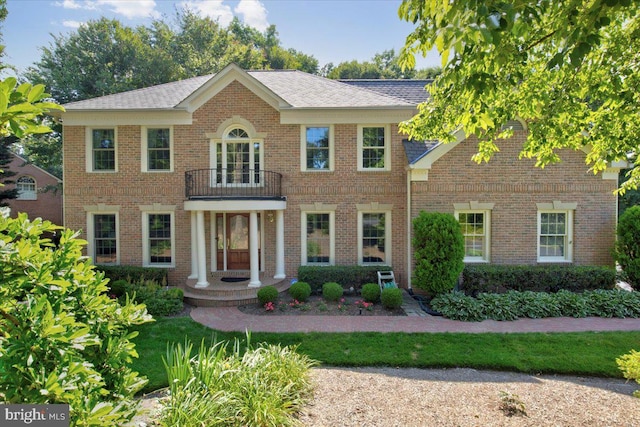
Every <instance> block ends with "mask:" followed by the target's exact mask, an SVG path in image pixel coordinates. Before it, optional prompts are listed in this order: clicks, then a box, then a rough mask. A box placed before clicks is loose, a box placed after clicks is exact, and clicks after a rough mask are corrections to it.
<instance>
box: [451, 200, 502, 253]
mask: <svg viewBox="0 0 640 427" xmlns="http://www.w3.org/2000/svg"><path fill="white" fill-rule="evenodd" d="M453 206H454V209H455V212H454V215H455V217H456V219H457V220H458V222H459V223H460V228H461V229H462V235H463V236H464V262H469V263H472V262H489V261H490V252H491V211H492V209H493V206H494V204H493V203H478V202H477V201H472V202H469V203H454V204H453Z"/></svg>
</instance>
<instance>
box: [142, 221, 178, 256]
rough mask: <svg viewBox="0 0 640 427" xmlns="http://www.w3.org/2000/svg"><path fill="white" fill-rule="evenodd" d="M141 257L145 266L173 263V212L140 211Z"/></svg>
mask: <svg viewBox="0 0 640 427" xmlns="http://www.w3.org/2000/svg"><path fill="white" fill-rule="evenodd" d="M142 221H143V222H142V238H143V245H144V246H143V251H142V252H143V253H142V256H143V259H144V265H145V266H153V267H173V266H174V265H175V258H174V257H175V255H174V248H175V237H174V236H175V228H174V227H175V225H174V222H175V221H174V213H173V212H143V213H142Z"/></svg>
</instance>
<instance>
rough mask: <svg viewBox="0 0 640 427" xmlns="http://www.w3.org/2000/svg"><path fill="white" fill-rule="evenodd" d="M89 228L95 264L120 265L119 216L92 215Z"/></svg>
mask: <svg viewBox="0 0 640 427" xmlns="http://www.w3.org/2000/svg"><path fill="white" fill-rule="evenodd" d="M88 226H89V227H88V228H89V230H88V231H89V233H90V234H89V235H90V238H91V246H90V250H91V257H92V258H93V262H94V264H106V265H114V264H118V262H119V258H118V214H117V213H90V214H89V224H88Z"/></svg>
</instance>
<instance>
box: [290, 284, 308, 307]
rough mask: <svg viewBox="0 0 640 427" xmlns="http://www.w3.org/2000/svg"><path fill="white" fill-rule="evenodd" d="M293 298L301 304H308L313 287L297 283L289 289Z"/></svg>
mask: <svg viewBox="0 0 640 427" xmlns="http://www.w3.org/2000/svg"><path fill="white" fill-rule="evenodd" d="M289 295H291V298H293V299H295V300H298V301H300V302H306V301H307V300H308V299H309V296H310V295H311V285H309V284H308V283H307V282H296V283H294V284H293V285H291V287H290V288H289Z"/></svg>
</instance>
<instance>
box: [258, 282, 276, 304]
mask: <svg viewBox="0 0 640 427" xmlns="http://www.w3.org/2000/svg"><path fill="white" fill-rule="evenodd" d="M277 300H278V290H277V289H276V287H275V286H265V287H264V288H260V289H259V290H258V302H259V303H260V305H265V304H266V303H268V302H276V301H277Z"/></svg>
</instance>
